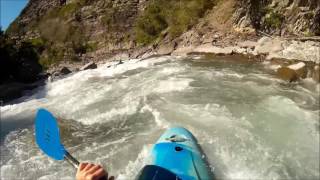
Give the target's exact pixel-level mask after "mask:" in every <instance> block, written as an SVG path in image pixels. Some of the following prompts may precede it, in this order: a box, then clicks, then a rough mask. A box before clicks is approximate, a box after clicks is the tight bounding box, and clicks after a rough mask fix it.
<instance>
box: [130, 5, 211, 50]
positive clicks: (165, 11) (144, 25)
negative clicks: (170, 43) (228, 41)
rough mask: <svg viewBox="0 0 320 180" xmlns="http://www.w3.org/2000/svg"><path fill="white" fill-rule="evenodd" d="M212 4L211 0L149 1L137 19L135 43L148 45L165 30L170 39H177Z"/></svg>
mask: <svg viewBox="0 0 320 180" xmlns="http://www.w3.org/2000/svg"><path fill="white" fill-rule="evenodd" d="M213 4H214V1H213V0H179V1H176V0H154V1H151V2H150V3H149V5H148V6H147V7H146V9H145V10H144V12H143V13H142V14H141V16H140V17H138V19H137V22H136V28H135V31H136V41H137V42H138V43H140V44H148V43H150V42H152V41H154V40H156V39H157V38H160V35H161V32H162V31H164V30H165V29H168V32H169V35H170V36H171V37H173V38H174V37H177V36H179V35H181V34H182V33H183V32H185V31H187V30H188V29H189V28H191V27H192V26H193V25H194V24H196V22H197V21H198V19H199V18H200V17H202V16H203V15H204V13H205V12H206V11H207V10H208V9H210V8H212V6H213Z"/></svg>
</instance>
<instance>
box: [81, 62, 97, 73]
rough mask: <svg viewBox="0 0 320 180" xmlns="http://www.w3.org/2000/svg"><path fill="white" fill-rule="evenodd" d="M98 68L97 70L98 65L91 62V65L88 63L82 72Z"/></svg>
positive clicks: (82, 68)
mask: <svg viewBox="0 0 320 180" xmlns="http://www.w3.org/2000/svg"><path fill="white" fill-rule="evenodd" d="M96 68H97V64H96V63H94V62H89V63H87V64H86V65H84V66H82V67H81V68H80V70H81V71H83V70H87V69H96Z"/></svg>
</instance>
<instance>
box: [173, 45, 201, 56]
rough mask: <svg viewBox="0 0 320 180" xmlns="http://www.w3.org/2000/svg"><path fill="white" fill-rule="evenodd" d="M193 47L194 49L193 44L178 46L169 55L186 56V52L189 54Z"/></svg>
mask: <svg viewBox="0 0 320 180" xmlns="http://www.w3.org/2000/svg"><path fill="white" fill-rule="evenodd" d="M194 49H195V47H194V46H186V47H178V48H177V49H176V50H174V51H173V52H172V53H171V55H174V56H186V55H187V54H190V53H191V52H192V51H193V50H194Z"/></svg>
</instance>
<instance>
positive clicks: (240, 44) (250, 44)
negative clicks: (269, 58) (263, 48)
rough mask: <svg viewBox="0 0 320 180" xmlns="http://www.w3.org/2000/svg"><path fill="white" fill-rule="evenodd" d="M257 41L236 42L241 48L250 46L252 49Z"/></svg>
mask: <svg viewBox="0 0 320 180" xmlns="http://www.w3.org/2000/svg"><path fill="white" fill-rule="evenodd" d="M257 44H258V43H257V42H255V41H243V42H240V43H238V46H239V47H241V48H250V49H254V48H255V47H256V45H257Z"/></svg>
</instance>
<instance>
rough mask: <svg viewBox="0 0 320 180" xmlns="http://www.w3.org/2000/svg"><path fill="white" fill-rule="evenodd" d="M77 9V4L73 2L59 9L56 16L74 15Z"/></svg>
mask: <svg viewBox="0 0 320 180" xmlns="http://www.w3.org/2000/svg"><path fill="white" fill-rule="evenodd" d="M78 8H79V4H78V3H75V2H74V3H69V4H67V5H64V6H62V7H61V9H60V10H59V12H58V15H59V16H60V17H66V16H70V14H72V13H74V12H75V11H76V10H77V9H78Z"/></svg>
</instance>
